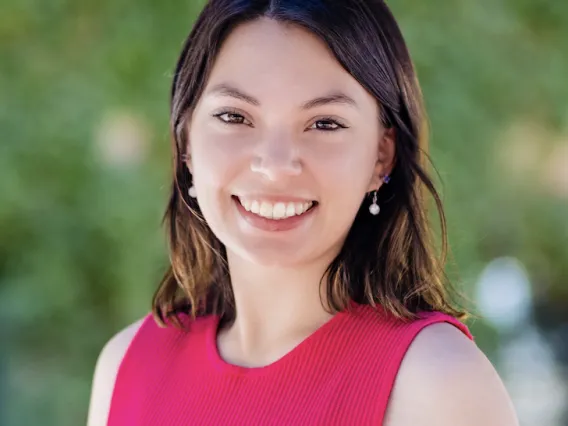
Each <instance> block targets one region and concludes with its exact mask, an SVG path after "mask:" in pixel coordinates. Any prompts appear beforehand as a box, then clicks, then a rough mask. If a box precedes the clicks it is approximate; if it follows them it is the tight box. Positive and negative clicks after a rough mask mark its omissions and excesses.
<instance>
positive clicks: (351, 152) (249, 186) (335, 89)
mask: <svg viewBox="0 0 568 426" xmlns="http://www.w3.org/2000/svg"><path fill="white" fill-rule="evenodd" d="M424 121H425V120H424V114H423V111H422V100H421V95H420V89H419V86H418V83H417V80H416V77H415V74H414V70H413V66H412V63H411V60H410V58H409V56H408V51H407V49H406V46H405V43H404V40H403V38H402V35H401V34H400V31H399V29H398V26H397V25H396V22H395V20H394V18H393V17H392V15H391V13H390V12H389V10H388V8H387V7H386V5H385V4H384V3H383V2H382V1H379V0H369V1H365V2H363V1H359V0H329V1H324V0H320V1H310V2H308V1H302V2H300V1H294V0H279V1H276V0H274V1H270V0H211V1H210V2H209V3H207V5H206V6H205V8H204V10H203V12H202V13H201V15H200V17H199V18H198V20H197V22H196V24H195V26H194V28H193V30H192V32H191V34H190V35H189V37H188V39H187V40H186V43H185V46H184V48H183V51H182V53H181V56H180V58H179V61H178V64H177V67H176V72H175V77H174V81H173V86H172V98H171V130H172V135H173V157H174V179H173V185H172V194H171V198H170V201H169V204H168V207H167V212H166V216H165V219H166V223H167V230H168V236H169V239H170V259H171V265H170V269H169V271H168V272H167V273H166V275H165V277H164V279H163V281H162V283H161V284H160V286H159V288H158V290H157V292H156V294H155V297H154V300H153V315H148V316H147V317H146V318H145V319H144V320H142V321H141V322H138V323H136V324H134V325H132V326H130V327H128V328H127V329H125V330H124V331H122V332H120V333H119V334H117V336H115V337H114V338H113V339H112V340H111V341H110V342H109V343H108V344H107V346H106V347H105V349H104V350H103V352H102V354H101V356H100V358H99V361H98V365H97V368H96V372H95V380H94V385H93V393H92V401H91V411H90V420H89V421H90V424H91V425H92V426H95V425H103V424H107V421H108V424H109V425H111V426H114V425H121V426H122V425H186V424H212V425H222V424H267V423H270V424H294V425H300V424H306V425H315V424H318V425H320V424H321V425H331V424H344V425H347V424H349V425H351V424H357V425H363V424H373V425H378V424H387V425H390V426H393V425H394V426H399V425H409V424H421V425H437V426H443V425H452V426H459V425H462V426H466V425H480V424H483V425H500V426H506V425H514V424H516V420H515V415H514V413H513V411H512V409H511V406H510V402H509V398H508V396H507V393H506V391H505V389H504V387H503V385H502V383H501V381H500V379H499V378H498V376H497V375H496V373H495V370H494V369H493V367H492V366H491V364H490V363H489V362H488V361H487V359H486V358H485V357H484V356H483V354H482V353H481V352H480V351H479V350H478V349H477V347H476V346H475V344H474V343H473V342H472V336H471V335H470V334H469V331H468V330H467V328H466V327H465V326H464V325H463V324H462V323H461V322H460V321H459V320H460V319H464V318H465V314H464V313H463V312H462V311H461V310H460V309H458V308H457V307H455V306H454V304H453V303H452V297H451V296H452V294H451V287H450V286H449V283H448V282H447V281H446V280H445V278H444V273H443V256H444V253H443V252H442V253H440V254H439V256H437V254H436V253H435V250H434V246H433V244H432V241H431V235H430V227H429V223H428V220H427V217H428V215H427V211H426V206H427V200H426V199H425V198H424V197H423V194H424V192H425V191H424V189H426V190H427V191H428V192H429V193H430V194H431V195H432V197H433V199H434V201H435V202H436V205H437V207H438V211H439V213H440V220H441V224H442V226H441V229H442V236H441V238H442V241H443V246H442V249H443V251H444V250H445V241H446V235H445V224H444V215H443V210H442V206H441V202H440V199H439V197H438V195H437V192H436V190H435V188H434V185H433V184H432V181H431V180H430V178H429V177H428V174H427V172H426V166H425V164H424V158H425V156H424V149H425V146H426V141H425V137H424V136H425V134H426V130H425V128H424ZM379 203H380V204H381V206H380V207H379Z"/></svg>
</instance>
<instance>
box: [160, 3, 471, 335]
mask: <svg viewBox="0 0 568 426" xmlns="http://www.w3.org/2000/svg"><path fill="white" fill-rule="evenodd" d="M260 17H267V18H270V19H273V20H275V21H278V22H282V23H288V24H294V25H299V26H301V27H303V28H305V29H307V30H309V31H311V32H312V33H313V34H315V35H316V36H318V37H320V38H321V39H322V40H323V41H324V42H325V43H327V45H328V46H329V48H330V49H331V51H332V53H333V54H334V55H335V57H336V59H337V60H338V62H339V63H340V64H341V65H342V66H343V67H344V68H345V69H346V70H347V71H348V72H349V73H350V74H351V75H352V76H353V77H354V78H355V79H357V81H358V82H359V83H360V84H361V85H362V86H363V87H364V88H365V89H367V91H368V92H369V93H371V94H372V95H373V96H374V97H375V98H376V100H377V102H378V105H379V107H380V109H381V114H382V121H383V125H385V126H386V127H394V130H395V135H396V136H395V137H396V142H395V144H396V164H395V167H394V169H393V171H392V173H391V181H390V183H389V184H388V185H383V186H382V187H381V189H380V190H379V199H380V200H381V214H380V216H379V217H374V216H372V215H370V214H369V211H368V205H369V200H364V201H363V203H362V205H361V207H360V209H359V212H358V213H357V216H356V218H355V220H354V223H353V225H352V227H351V229H350V231H349V233H348V236H347V238H346V241H345V243H344V245H343V248H342V250H341V251H340V253H339V254H338V256H337V257H336V258H335V259H334V260H333V262H332V263H331V264H330V265H329V267H328V269H327V271H326V273H325V274H324V276H323V277H322V282H321V284H322V285H325V286H326V294H327V299H328V300H327V302H328V303H327V304H328V305H329V306H330V307H331V310H332V311H334V312H337V311H339V310H342V309H345V308H346V307H347V306H348V305H349V302H350V301H351V300H353V301H355V302H357V303H362V304H370V305H377V304H378V305H380V306H382V307H383V308H384V309H386V310H387V311H389V312H391V313H392V314H394V315H395V316H397V317H400V318H405V319H412V318H414V317H415V315H416V314H417V313H418V312H419V311H434V310H436V311H441V312H445V313H448V314H450V315H453V316H456V317H458V318H460V319H463V318H465V312H464V311H462V310H460V309H458V308H456V307H455V306H454V304H453V301H452V300H451V298H450V294H452V293H451V292H450V291H449V290H450V289H451V286H450V283H449V280H448V279H447V277H446V275H445V272H444V263H445V258H446V251H447V235H446V224H445V217H444V212H443V208H442V203H441V200H440V197H439V195H438V193H437V191H436V189H435V187H434V184H433V182H432V180H431V178H430V177H429V175H428V173H427V171H426V164H427V163H426V162H427V159H428V157H427V155H426V151H427V146H426V145H427V128H426V127H427V126H426V118H425V115H424V111H423V101H422V94H421V92H420V87H419V85H418V81H417V79H416V76H415V71H414V67H413V64H412V61H411V59H410V56H409V53H408V50H407V47H406V44H405V42H404V39H403V37H402V34H401V32H400V29H399V27H398V25H397V23H396V21H395V19H394V17H393V15H392V14H391V12H390V11H389V9H388V7H387V6H386V5H385V3H384V2H383V1H381V0H211V1H209V2H208V3H207V4H206V6H205V7H204V9H203V11H202V12H201V14H200V15H199V17H198V19H197V21H196V23H195V25H194V27H193V29H192V31H191V33H190V34H189V36H188V38H187V40H186V41H185V44H184V47H183V50H182V52H181V55H180V57H179V60H178V63H177V66H176V70H175V75H174V80H173V85H172V89H171V122H170V128H171V133H172V136H173V161H174V179H173V185H172V193H171V197H170V200H169V203H168V206H167V210H166V214H165V217H164V222H165V224H166V226H167V231H168V237H169V244H170V267H169V269H168V271H167V272H166V274H165V276H164V278H163V280H162V282H161V284H160V286H159V288H158V290H157V291H156V293H155V295H154V299H153V307H152V308H153V312H154V316H155V318H156V319H157V320H158V322H160V323H161V324H162V325H164V324H165V322H166V320H169V319H171V320H172V322H173V323H174V324H176V325H178V326H179V325H180V322H179V318H178V316H177V314H178V313H180V312H182V311H185V312H188V313H191V314H192V315H193V316H200V315H206V314H210V313H214V314H217V315H220V316H221V318H222V320H223V321H230V320H231V319H233V318H234V316H235V306H234V297H233V292H232V287H231V281H230V276H229V273H228V268H227V261H226V252H225V247H224V245H223V244H222V243H221V242H220V241H219V240H218V239H217V237H216V236H215V235H214V234H213V232H212V231H211V229H210V228H209V226H208V225H207V222H206V221H205V219H204V217H203V215H202V214H201V211H200V209H199V206H198V204H197V203H196V201H195V200H194V199H192V198H191V197H189V196H188V195H187V190H188V188H189V186H190V185H191V181H192V177H191V174H190V172H189V171H188V168H187V167H186V164H185V162H184V158H185V150H186V146H187V121H188V119H189V118H190V117H191V113H192V111H193V109H194V107H195V105H196V103H197V101H198V99H199V98H200V96H201V94H202V92H203V89H204V86H205V84H206V81H207V79H208V76H209V74H210V72H211V68H212V66H213V63H214V60H215V58H216V55H217V53H218V52H219V49H220V47H221V44H222V43H223V41H224V40H225V39H226V38H227V36H228V34H229V33H230V32H231V31H232V30H233V29H234V28H235V27H236V26H237V25H239V24H241V23H244V22H249V21H253V20H255V19H258V18H260ZM429 196H430V197H431V199H433V200H434V202H435V205H436V208H437V211H438V215H439V218H440V224H441V227H440V233H441V244H440V247H439V250H437V249H436V244H435V242H434V239H433V233H432V232H431V228H430V225H429V218H428V208H427V207H428V202H429Z"/></svg>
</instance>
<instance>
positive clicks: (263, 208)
mask: <svg viewBox="0 0 568 426" xmlns="http://www.w3.org/2000/svg"><path fill="white" fill-rule="evenodd" d="M272 209H273V206H272V204H270V203H267V202H266V201H263V202H262V204H261V205H260V215H261V216H262V217H266V218H268V219H272Z"/></svg>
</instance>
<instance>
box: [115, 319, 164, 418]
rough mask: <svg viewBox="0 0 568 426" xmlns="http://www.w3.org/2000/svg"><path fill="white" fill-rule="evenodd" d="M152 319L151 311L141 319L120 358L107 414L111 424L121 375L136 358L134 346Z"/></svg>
mask: <svg viewBox="0 0 568 426" xmlns="http://www.w3.org/2000/svg"><path fill="white" fill-rule="evenodd" d="M150 321H153V317H152V314H151V313H149V314H147V315H146V317H145V318H144V319H143V320H142V321H141V323H140V326H139V327H138V329H137V330H136V332H135V333H134V336H133V337H132V339H131V340H130V342H129V343H128V347H127V348H126V351H125V352H124V355H123V356H122V359H121V360H120V363H119V365H118V369H117V371H116V376H115V379H114V384H113V387H112V394H111V397H110V405H109V411H108V415H107V423H108V424H110V421H111V418H112V415H113V412H114V411H115V410H116V408H117V407H116V405H117V404H116V403H117V397H118V396H117V395H118V394H117V389H118V387H119V386H120V384H121V382H120V380H121V377H123V376H124V370H125V368H126V366H127V365H128V364H129V362H130V361H131V360H133V359H134V357H135V354H134V350H135V349H134V348H135V346H136V344H137V342H138V341H139V340H140V339H141V335H142V332H143V331H144V330H145V329H146V328H147V327H148V323H149V322H150Z"/></svg>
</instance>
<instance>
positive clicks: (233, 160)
mask: <svg viewBox="0 0 568 426" xmlns="http://www.w3.org/2000/svg"><path fill="white" fill-rule="evenodd" d="M191 152H192V160H193V170H194V179H195V182H196V186H199V187H203V188H208V189H223V187H226V185H227V184H228V183H230V182H231V180H232V179H234V177H235V176H236V175H237V174H238V173H239V172H240V171H241V170H242V169H243V167H244V163H245V161H246V155H247V149H246V147H245V146H243V143H242V141H239V140H238V138H235V137H233V136H229V135H223V134H219V133H217V132H211V131H209V132H207V131H205V132H196V134H195V136H194V138H193V139H192V146H191Z"/></svg>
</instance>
